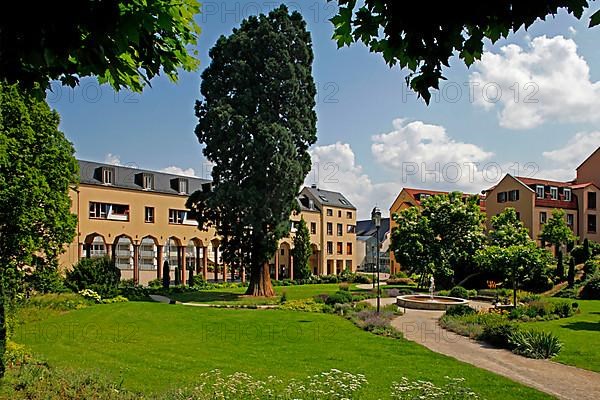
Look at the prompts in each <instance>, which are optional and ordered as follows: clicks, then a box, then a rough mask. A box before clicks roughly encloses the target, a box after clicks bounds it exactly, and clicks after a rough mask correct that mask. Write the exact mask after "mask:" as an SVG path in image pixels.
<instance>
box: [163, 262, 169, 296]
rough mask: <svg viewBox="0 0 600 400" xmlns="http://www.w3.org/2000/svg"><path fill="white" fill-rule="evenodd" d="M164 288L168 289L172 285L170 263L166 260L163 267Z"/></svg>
mask: <svg viewBox="0 0 600 400" xmlns="http://www.w3.org/2000/svg"><path fill="white" fill-rule="evenodd" d="M162 269H163V270H162V286H163V288H165V289H168V288H169V286H170V285H171V268H169V262H168V261H166V260H165V262H164V263H163V267H162Z"/></svg>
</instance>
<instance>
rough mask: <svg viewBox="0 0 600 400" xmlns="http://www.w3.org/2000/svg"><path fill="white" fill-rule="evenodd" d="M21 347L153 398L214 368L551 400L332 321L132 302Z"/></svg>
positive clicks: (69, 320) (63, 324) (35, 326)
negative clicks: (456, 387)
mask: <svg viewBox="0 0 600 400" xmlns="http://www.w3.org/2000/svg"><path fill="white" fill-rule="evenodd" d="M332 287H333V289H334V290H335V285H333V286H332ZM282 289H283V288H282ZM303 290H308V289H303ZM292 292H293V291H290V292H289V295H290V296H291V293H292ZM296 293H298V295H299V296H300V294H299V292H296ZM303 295H304V294H303ZM14 339H15V341H17V342H19V343H23V344H25V345H27V346H28V347H29V348H30V349H31V350H32V351H33V352H34V353H35V354H37V355H39V356H41V357H43V358H44V359H46V360H47V361H48V362H49V363H50V364H51V365H55V366H59V367H62V368H76V369H84V370H87V371H90V372H98V373H101V374H106V375H108V377H109V378H111V379H115V380H120V379H121V378H122V379H123V385H124V387H125V388H129V389H132V390H137V391H141V392H144V393H146V394H152V393H159V392H164V391H167V390H170V389H173V388H176V387H178V386H181V385H184V386H191V385H195V384H198V383H199V382H197V379H198V378H197V377H198V374H199V373H201V372H204V371H209V370H212V369H215V368H218V369H221V370H223V371H224V372H225V373H232V372H235V371H243V372H247V373H250V374H252V375H254V376H256V377H258V378H265V377H267V376H269V375H275V376H278V377H280V378H283V379H289V378H304V377H306V376H307V375H308V374H313V373H317V372H322V371H327V370H329V369H332V368H337V369H340V370H342V371H348V372H352V373H362V374H364V375H366V377H367V380H368V382H369V383H368V385H367V386H366V387H365V389H363V391H362V392H361V393H360V394H359V395H358V396H357V397H356V398H360V399H379V398H385V397H386V395H385V394H386V393H388V392H389V390H388V388H389V387H390V385H391V383H392V382H393V381H399V380H400V378H401V377H402V376H406V377H408V378H410V379H427V380H432V381H433V382H436V383H440V384H442V383H444V382H445V381H446V380H445V378H444V377H445V376H450V377H464V378H465V379H466V381H465V385H466V386H469V387H471V388H472V389H473V390H474V391H476V392H478V393H480V394H481V396H482V398H485V399H502V400H506V399H519V400H521V399H528V400H534V399H550V398H551V397H550V396H547V395H545V394H542V393H540V392H537V391H535V390H533V389H530V388H527V387H524V386H522V385H519V384H517V383H514V382H512V381H510V380H508V379H505V378H503V377H500V376H497V375H494V374H492V373H489V372H487V371H484V370H481V369H478V368H475V367H473V366H471V365H468V364H464V363H461V362H458V361H456V360H454V359H451V358H449V357H446V356H442V355H439V354H436V353H433V352H431V351H429V350H427V349H426V348H424V347H422V346H419V345H417V344H415V343H413V342H409V341H405V340H399V339H390V338H383V337H379V336H375V335H373V334H371V333H368V332H365V331H362V330H360V329H358V328H357V327H355V326H354V325H353V324H352V323H351V322H349V321H347V320H345V319H343V318H340V317H338V316H335V315H329V314H316V313H301V312H292V311H280V310H240V309H236V310H234V309H216V308H204V307H187V306H182V305H167V304H158V303H146V302H130V303H119V304H110V305H97V306H93V307H89V308H84V309H81V310H76V311H71V312H68V313H64V314H60V315H58V314H54V315H50V316H48V317H47V318H45V319H43V320H41V321H37V322H31V323H27V321H25V323H24V324H23V325H22V326H20V327H18V328H17V331H16V332H15V338H14Z"/></svg>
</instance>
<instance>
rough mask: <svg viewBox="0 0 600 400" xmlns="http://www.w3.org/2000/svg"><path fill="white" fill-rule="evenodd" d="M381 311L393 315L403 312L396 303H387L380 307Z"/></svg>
mask: <svg viewBox="0 0 600 400" xmlns="http://www.w3.org/2000/svg"><path fill="white" fill-rule="evenodd" d="M381 311H385V312H391V313H393V314H394V315H402V314H403V312H402V311H400V308H399V307H398V306H397V305H396V304H388V305H385V306H383V307H381Z"/></svg>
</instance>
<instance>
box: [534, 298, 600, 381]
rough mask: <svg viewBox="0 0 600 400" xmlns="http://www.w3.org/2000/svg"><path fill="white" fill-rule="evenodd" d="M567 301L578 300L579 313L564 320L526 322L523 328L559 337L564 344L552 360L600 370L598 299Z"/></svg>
mask: <svg viewBox="0 0 600 400" xmlns="http://www.w3.org/2000/svg"><path fill="white" fill-rule="evenodd" d="M552 300H555V299H552ZM567 300H568V301H571V302H573V301H576V302H577V303H579V308H580V310H581V313H579V314H575V315H574V316H573V317H569V318H565V319H557V320H553V321H544V322H529V323H526V324H523V327H528V328H533V329H539V330H543V331H547V332H552V333H554V334H556V335H557V336H558V337H559V338H560V340H561V342H563V344H564V345H563V348H562V350H561V351H560V353H559V354H558V356H556V357H555V358H553V360H554V361H558V362H561V363H563V364H568V365H574V366H576V367H580V368H585V369H589V370H592V371H596V372H600V300H572V299H567Z"/></svg>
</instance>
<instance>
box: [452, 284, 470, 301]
mask: <svg viewBox="0 0 600 400" xmlns="http://www.w3.org/2000/svg"><path fill="white" fill-rule="evenodd" d="M449 295H450V297H458V298H460V299H468V298H469V292H468V291H467V289H465V288H464V287H462V286H454V287H453V288H452V289H451V290H450V293H449Z"/></svg>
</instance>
